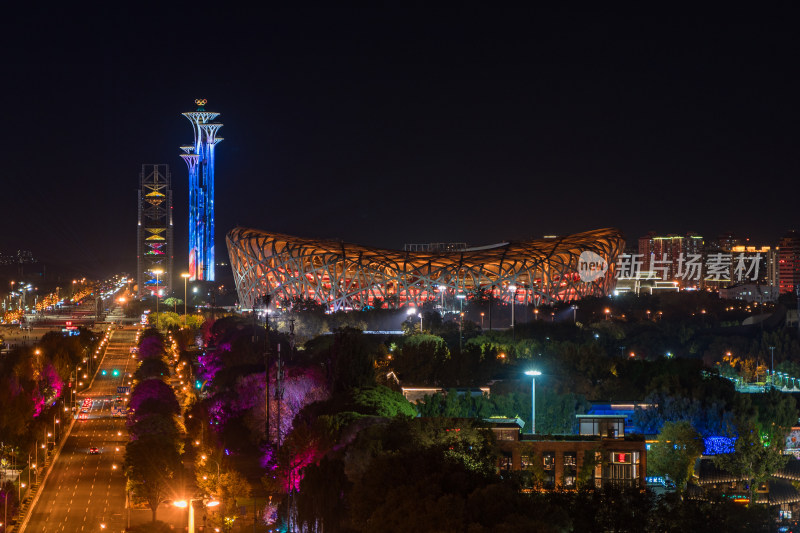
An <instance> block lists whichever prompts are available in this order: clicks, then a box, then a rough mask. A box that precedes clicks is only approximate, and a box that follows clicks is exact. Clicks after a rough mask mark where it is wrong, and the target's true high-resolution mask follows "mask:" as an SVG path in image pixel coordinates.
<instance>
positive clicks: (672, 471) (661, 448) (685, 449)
mask: <svg viewBox="0 0 800 533" xmlns="http://www.w3.org/2000/svg"><path fill="white" fill-rule="evenodd" d="M702 453H703V440H702V438H701V437H700V434H699V433H698V432H697V431H696V430H695V429H694V428H693V427H692V424H691V423H689V422H688V421H685V420H684V421H680V422H666V423H665V424H664V426H663V427H662V428H661V433H659V435H658V441H657V442H655V443H653V444H652V445H651V447H650V451H649V452H648V453H647V466H648V469H652V470H653V471H654V472H658V473H659V474H665V475H668V476H669V477H670V478H672V480H673V481H674V482H675V485H677V486H678V488H679V489H680V490H683V488H684V487H685V486H686V481H687V480H688V479H689V477H690V476H691V475H692V472H693V470H694V463H695V461H696V460H697V458H698V457H700V455H702Z"/></svg>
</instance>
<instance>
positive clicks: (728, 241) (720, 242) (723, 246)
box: [717, 231, 742, 252]
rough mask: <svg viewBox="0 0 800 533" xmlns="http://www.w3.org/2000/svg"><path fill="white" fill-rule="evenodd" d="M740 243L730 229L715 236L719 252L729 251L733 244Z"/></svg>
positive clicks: (737, 244)
mask: <svg viewBox="0 0 800 533" xmlns="http://www.w3.org/2000/svg"><path fill="white" fill-rule="evenodd" d="M741 244H742V243H741V241H740V240H739V239H737V238H736V237H735V236H734V234H733V233H731V232H730V231H729V232H726V233H723V234H721V235H720V236H719V237H717V246H718V247H719V250H720V251H721V252H730V251H731V250H733V248H734V246H739V245H741Z"/></svg>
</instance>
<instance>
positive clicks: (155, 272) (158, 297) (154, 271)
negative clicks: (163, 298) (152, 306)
mask: <svg viewBox="0 0 800 533" xmlns="http://www.w3.org/2000/svg"><path fill="white" fill-rule="evenodd" d="M151 272H152V273H153V274H155V275H156V329H158V300H159V299H160V294H159V293H160V292H161V291H160V290H159V285H158V281H159V280H158V276H160V275H161V274H163V273H164V271H163V270H161V269H160V268H157V269H155V270H151Z"/></svg>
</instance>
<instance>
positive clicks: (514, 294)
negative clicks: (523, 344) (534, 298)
mask: <svg viewBox="0 0 800 533" xmlns="http://www.w3.org/2000/svg"><path fill="white" fill-rule="evenodd" d="M508 292H510V293H511V334H512V340H514V341H516V340H517V331H516V329H514V308H515V307H517V306H516V303H517V286H516V285H509V286H508Z"/></svg>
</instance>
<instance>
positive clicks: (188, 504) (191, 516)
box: [172, 498, 219, 533]
mask: <svg viewBox="0 0 800 533" xmlns="http://www.w3.org/2000/svg"><path fill="white" fill-rule="evenodd" d="M192 502H204V503H205V506H206V507H216V506H217V505H219V502H218V501H216V500H211V501H208V502H205V501H204V500H203V498H189V499H188V500H179V501H177V502H173V504H172V505H174V506H175V507H180V508H184V507H188V508H189V523H188V528H187V531H188V532H189V533H194V506H193V505H192Z"/></svg>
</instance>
